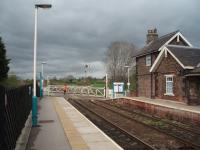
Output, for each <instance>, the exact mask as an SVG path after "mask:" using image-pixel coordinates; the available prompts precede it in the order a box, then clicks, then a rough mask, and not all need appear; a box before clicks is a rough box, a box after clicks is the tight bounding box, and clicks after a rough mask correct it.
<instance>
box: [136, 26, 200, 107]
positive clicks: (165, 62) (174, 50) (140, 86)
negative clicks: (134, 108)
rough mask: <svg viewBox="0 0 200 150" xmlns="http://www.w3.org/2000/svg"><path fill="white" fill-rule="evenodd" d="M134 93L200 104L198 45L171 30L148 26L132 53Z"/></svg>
mask: <svg viewBox="0 0 200 150" xmlns="http://www.w3.org/2000/svg"><path fill="white" fill-rule="evenodd" d="M136 77H137V80H136V82H137V91H136V93H137V96H140V97H148V98H152V99H153V98H157V99H167V100H173V101H179V102H184V103H186V104H200V48H194V47H193V46H192V44H191V43H190V42H189V41H188V40H187V39H186V38H185V37H184V36H183V35H182V34H181V33H180V32H179V31H175V32H172V33H169V34H166V35H164V36H161V37H158V34H157V30H156V29H152V30H148V33H147V41H146V45H145V46H144V47H143V48H142V49H141V50H140V51H139V53H138V54H137V56H136Z"/></svg>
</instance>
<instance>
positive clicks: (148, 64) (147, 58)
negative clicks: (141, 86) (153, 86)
mask: <svg viewBox="0 0 200 150" xmlns="http://www.w3.org/2000/svg"><path fill="white" fill-rule="evenodd" d="M146 66H151V55H146Z"/></svg>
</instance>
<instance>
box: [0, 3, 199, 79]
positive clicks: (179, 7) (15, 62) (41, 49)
mask: <svg viewBox="0 0 200 150" xmlns="http://www.w3.org/2000/svg"><path fill="white" fill-rule="evenodd" d="M35 3H51V4H52V6H53V7H52V8H51V9H49V10H42V9H39V12H38V49H37V52H38V53H37V54H38V57H37V61H38V65H37V69H38V71H40V70H41V62H42V61H46V62H47V63H48V64H47V65H45V67H44V71H45V74H46V75H48V74H56V75H57V76H66V75H69V74H71V75H74V76H79V77H80V76H83V75H84V65H85V64H89V66H90V68H89V73H88V75H91V76H96V77H102V76H103V75H104V74H105V68H104V64H103V60H104V59H103V58H104V53H105V51H106V49H107V47H108V46H109V44H110V43H111V42H113V41H127V42H131V43H133V44H135V45H136V46H137V47H142V46H143V45H144V44H145V40H146V31H147V30H148V29H149V28H154V27H156V28H157V30H158V34H159V36H161V35H163V34H167V33H169V32H173V31H175V30H178V29H179V30H180V31H181V33H182V34H183V35H184V36H185V37H186V38H187V39H188V41H190V42H191V43H192V44H193V45H194V46H197V47H200V42H199V41H200V28H199V24H200V16H199V12H200V10H199V6H200V1H199V0H165V1H164V0H163V1H161V0H46V1H45V0H1V4H0V36H1V37H2V38H3V40H4V42H5V45H6V49H7V55H8V58H10V59H11V63H10V68H11V69H10V70H11V71H14V72H15V73H16V74H17V75H19V76H23V77H28V78H31V77H32V72H33V69H32V68H33V67H32V66H33V29H34V4H35Z"/></svg>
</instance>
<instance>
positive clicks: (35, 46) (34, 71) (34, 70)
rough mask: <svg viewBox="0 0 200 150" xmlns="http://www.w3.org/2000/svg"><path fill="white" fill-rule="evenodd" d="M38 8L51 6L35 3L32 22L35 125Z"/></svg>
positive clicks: (34, 117)
mask: <svg viewBox="0 0 200 150" xmlns="http://www.w3.org/2000/svg"><path fill="white" fill-rule="evenodd" d="M38 8H44V9H45V8H51V5H50V4H36V5H35V24H34V54H33V97H32V126H33V127H36V126H37V124H38V117H37V111H38V110H37V96H36V60H37V57H36V56H37V18H38V17H37V15H38Z"/></svg>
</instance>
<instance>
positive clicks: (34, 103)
mask: <svg viewBox="0 0 200 150" xmlns="http://www.w3.org/2000/svg"><path fill="white" fill-rule="evenodd" d="M37 13H38V7H36V6H35V26H34V27H35V28H34V55H33V98H32V125H33V127H35V126H37V123H38V121H37V96H36V57H37Z"/></svg>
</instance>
